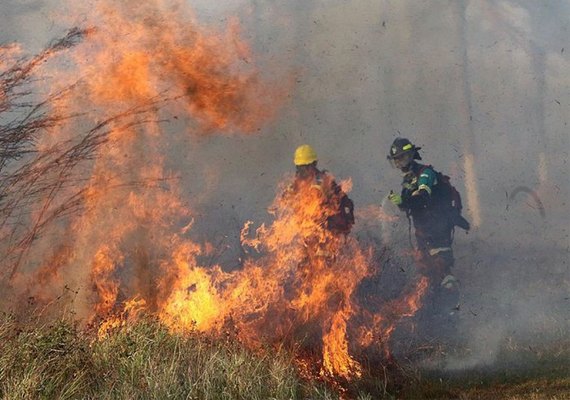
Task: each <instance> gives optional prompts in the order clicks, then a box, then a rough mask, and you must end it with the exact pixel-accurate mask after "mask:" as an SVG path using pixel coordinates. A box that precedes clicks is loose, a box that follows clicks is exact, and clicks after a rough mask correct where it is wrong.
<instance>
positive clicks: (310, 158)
mask: <svg viewBox="0 0 570 400" xmlns="http://www.w3.org/2000/svg"><path fill="white" fill-rule="evenodd" d="M293 162H294V164H295V167H296V172H295V181H294V182H293V185H292V187H291V188H290V189H289V190H292V191H293V192H297V191H299V190H302V188H303V187H310V188H313V189H318V190H319V191H321V193H322V194H323V199H324V201H325V202H326V203H327V205H328V206H330V207H333V208H334V211H335V212H334V213H333V214H332V215H329V216H328V217H327V218H326V221H325V227H326V229H328V230H329V231H331V232H334V233H341V234H348V233H349V232H350V230H351V228H352V226H353V225H354V203H353V202H352V200H351V199H350V198H349V197H348V196H347V194H346V193H344V192H343V191H342V189H341V187H340V186H339V185H338V184H337V183H336V182H335V180H334V178H333V177H332V176H331V175H329V174H328V173H327V171H321V170H319V169H318V168H317V162H318V157H317V153H316V151H315V150H314V149H313V148H312V147H311V146H310V145H308V144H304V145H301V146H299V147H297V149H296V150H295V155H294V157H293Z"/></svg>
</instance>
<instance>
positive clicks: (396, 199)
mask: <svg viewBox="0 0 570 400" xmlns="http://www.w3.org/2000/svg"><path fill="white" fill-rule="evenodd" d="M388 200H390V201H391V202H392V204H394V205H395V206H399V205H401V204H402V196H400V195H399V194H397V193H394V192H392V191H390V194H389V195H388Z"/></svg>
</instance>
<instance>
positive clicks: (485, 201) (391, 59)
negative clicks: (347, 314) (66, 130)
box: [0, 0, 570, 367]
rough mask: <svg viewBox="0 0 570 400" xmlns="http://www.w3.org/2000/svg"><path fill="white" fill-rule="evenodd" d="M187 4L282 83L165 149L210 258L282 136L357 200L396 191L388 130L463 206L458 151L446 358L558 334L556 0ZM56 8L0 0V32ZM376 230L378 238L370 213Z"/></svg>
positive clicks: (259, 182)
mask: <svg viewBox="0 0 570 400" xmlns="http://www.w3.org/2000/svg"><path fill="white" fill-rule="evenodd" d="M83 3H85V4H87V5H89V4H90V2H83ZM91 3H92V4H94V3H96V1H93V2H91ZM187 3H188V4H189V6H190V7H193V9H194V11H195V13H196V15H197V17H198V19H199V20H202V21H204V22H205V23H208V24H214V25H220V26H222V25H223V24H225V23H226V22H227V19H228V18H230V17H232V16H237V17H238V18H239V20H240V23H241V29H242V32H241V34H242V36H243V37H244V39H245V40H246V41H248V42H249V43H250V45H251V46H252V48H253V53H254V59H255V60H254V62H255V63H256V64H257V66H258V67H259V68H260V70H261V73H262V74H263V75H264V76H266V77H270V78H278V79H291V81H292V82H294V84H293V85H291V89H290V92H289V95H288V101H287V102H286V103H285V104H284V105H283V106H282V108H281V109H280V111H279V112H278V113H277V116H276V118H275V119H274V120H273V121H271V122H270V123H269V124H267V125H265V126H263V127H260V130H259V132H258V133H257V134H255V135H253V136H242V135H239V133H236V134H235V135H220V136H213V137H208V138H200V139H194V138H191V137H189V138H188V139H187V144H188V146H187V148H181V149H177V150H176V151H174V152H173V154H172V157H171V158H170V159H168V160H167V161H166V164H167V167H168V168H171V169H173V170H177V171H179V172H182V178H181V179H182V182H183V187H184V188H185V195H186V196H188V198H189V199H191V200H193V201H194V203H193V206H194V208H195V210H196V213H197V215H196V228H197V229H196V235H197V236H199V237H200V238H201V239H204V240H209V241H212V242H214V243H223V244H224V245H227V246H228V248H229V250H228V251H227V252H226V253H224V255H222V256H220V260H221V262H223V263H227V264H228V265H231V264H232V262H233V261H232V260H234V259H235V258H236V257H237V256H238V255H239V245H238V238H239V229H240V228H241V226H242V225H243V223H244V222H245V221H248V220H252V221H254V222H256V223H261V222H263V221H266V220H268V218H269V216H268V214H267V211H266V209H267V207H268V206H269V205H270V203H271V200H272V199H273V197H274V196H275V193H276V189H277V183H278V182H279V181H280V180H281V179H282V178H283V176H284V175H285V174H287V173H291V172H292V171H293V164H292V154H293V151H294V149H295V147H296V146H298V145H300V144H303V143H309V144H311V145H313V146H314V147H315V149H316V150H317V153H318V154H319V166H320V167H322V168H325V169H327V170H329V171H330V172H331V173H332V174H334V175H335V176H336V177H337V178H338V179H339V180H340V179H346V178H351V179H352V182H353V191H352V192H351V197H352V198H353V200H354V202H355V204H356V209H357V212H358V210H359V209H362V208H363V207H365V206H368V205H376V206H379V205H380V204H381V203H382V200H383V198H384V197H385V196H386V195H387V194H388V193H389V191H390V190H398V188H399V184H400V179H401V178H400V175H399V173H398V172H397V171H395V170H393V169H391V167H390V165H389V164H388V162H387V161H386V154H387V149H388V147H389V145H390V143H391V142H392V140H393V139H394V138H395V137H397V136H404V137H408V138H409V139H410V140H412V141H413V142H414V143H415V144H416V145H418V146H421V147H422V156H423V157H424V161H425V162H426V163H428V164H432V165H433V166H434V167H435V168H436V169H438V170H441V171H443V172H446V173H447V174H449V175H450V176H451V178H452V182H453V183H454V184H455V185H456V186H457V187H458V189H459V190H460V191H461V192H462V195H463V198H464V202H466V198H467V194H466V185H465V157H467V155H468V154H472V155H473V160H474V172H475V176H474V183H475V185H476V189H477V193H476V194H477V197H478V199H479V207H480V213H481V223H480V226H479V227H477V228H476V229H474V231H473V232H471V233H470V234H469V235H465V234H463V233H462V232H457V233H456V237H455V249H456V259H457V261H456V267H455V268H456V270H455V273H456V275H457V276H458V277H459V279H460V280H461V282H462V291H463V306H462V316H461V321H462V324H463V325H464V326H465V327H466V328H469V330H470V340H472V346H473V348H474V349H475V350H474V352H475V353H477V356H476V357H474V358H473V360H470V361H465V363H462V362H458V364H457V367H460V366H461V365H468V364H469V363H470V362H471V363H472V364H473V363H477V362H479V361H481V362H492V361H493V360H494V359H495V357H496V351H495V350H494V348H495V347H497V348H498V347H499V346H500V345H501V343H503V342H504V341H505V340H506V339H507V338H515V340H518V341H520V342H521V343H522V342H525V341H531V342H532V341H535V340H539V339H538V338H539V337H540V338H541V340H543V341H544V340H546V341H548V340H558V339H559V338H560V337H561V335H560V332H564V331H568V328H570V323H569V317H570V301H569V300H568V293H570V271H569V267H568V258H569V257H568V254H569V248H570V239H569V236H568V235H569V233H568V226H569V224H570V206H569V205H568V199H569V196H570V189H569V187H570V179H569V177H568V176H569V173H570V168H569V164H568V152H569V150H570V145H569V136H570V135H569V127H568V118H569V117H568V116H569V115H570V113H569V108H570V90H569V89H568V88H569V87H570V63H569V55H568V53H569V52H570V43H569V42H568V37H569V29H570V18H568V16H569V15H570V5H569V4H568V2H566V1H548V2H536V1H532V0H526V1H525V0H512V1H491V0H489V1H487V0H483V1H467V0H461V1H460V0H456V1H447V0H446V1H443V0H436V1H429V2H418V1H415V0H384V1H369V0H367V1H364V0H361V1H340V0H292V1H281V2H277V1H270V0H242V1H237V0H236V1H228V2H223V5H221V4H218V3H220V2H211V1H205V0H200V1H196V2H192V1H188V2H187ZM214 3H216V4H214ZM68 12H69V9H66V8H64V7H63V6H61V4H60V2H57V1H16V0H10V1H3V2H2V3H0V15H1V16H2V17H1V18H2V24H1V26H0V41H2V42H10V41H17V42H20V43H22V45H23V46H24V48H28V49H30V50H31V51H34V50H36V49H38V48H41V46H43V45H45V44H46V43H48V42H49V41H50V40H51V39H53V37H55V36H57V35H60V34H61V33H62V32H64V30H65V29H66V26H65V24H66V23H67V22H65V23H64V22H62V19H59V18H58V16H61V17H64V16H65V13H68ZM76 21H77V23H81V18H76ZM519 187H524V188H528V189H529V190H530V192H532V193H534V194H535V196H534V197H533V196H531V195H530V194H529V191H522V192H521V191H519V192H518V193H517V192H516V189H517V188H519ZM513 193H515V194H516V196H511V195H512V194H513ZM536 197H538V198H539V200H540V204H538V203H537V202H536ZM466 203H467V202H466ZM541 210H542V211H543V213H541ZM472 211H473V210H470V209H469V204H466V210H465V213H466V215H467V216H471V215H472V214H471V213H472ZM386 212H389V213H396V212H395V210H391V209H389V207H387V209H386ZM360 225H362V221H361V222H360ZM358 227H359V222H358V221H357V230H358ZM372 229H374V227H373V228H372ZM376 229H377V234H378V236H379V237H381V236H382V233H381V230H382V229H383V228H382V226H381V223H380V222H378V223H377V225H376ZM389 229H393V230H394V232H393V234H392V235H391V236H390V238H391V239H390V241H389V242H387V244H388V245H389V246H392V247H394V248H396V249H397V248H406V246H407V245H408V244H407V239H406V234H405V232H406V230H407V221H406V220H405V218H400V221H399V223H398V224H395V225H394V226H390V228H389ZM385 240H386V241H387V238H385ZM529 321H533V322H531V323H529ZM557 332H558V336H556V335H557V334H556V333H557ZM479 349H485V352H483V350H481V352H480V353H478V352H477V351H478V350H479ZM489 349H490V350H489ZM493 351H495V353H493ZM483 353H484V355H483Z"/></svg>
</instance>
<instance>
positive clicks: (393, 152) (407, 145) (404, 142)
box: [388, 137, 422, 160]
mask: <svg viewBox="0 0 570 400" xmlns="http://www.w3.org/2000/svg"><path fill="white" fill-rule="evenodd" d="M420 149H421V147H416V146H415V145H414V144H413V143H412V142H410V141H409V140H408V139H406V138H400V137H399V138H396V139H395V140H394V142H392V146H390V153H389V154H388V160H393V159H395V158H398V157H400V156H402V155H403V154H406V153H407V152H409V151H413V152H414V158H413V159H414V160H421V159H422V158H421V157H420V153H418V150H420Z"/></svg>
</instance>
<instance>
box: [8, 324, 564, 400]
mask: <svg viewBox="0 0 570 400" xmlns="http://www.w3.org/2000/svg"><path fill="white" fill-rule="evenodd" d="M38 317H41V316H40V315H33V316H28V317H27V318H26V319H25V320H22V319H20V320H17V319H16V318H14V317H13V316H10V315H7V314H2V317H1V321H0V396H1V397H2V398H3V399H21V398H59V399H80V398H81V399H88V398H93V399H95V398H96V399H122V398H130V399H134V398H136V399H163V398H164V399H166V398H196V399H339V398H345V399H362V400H364V399H395V398H399V399H400V398H401V399H509V400H518V399H522V400H539V399H540V400H542V399H549V400H561V399H568V398H570V395H569V393H570V380H569V378H568V375H567V374H566V375H565V374H564V366H566V367H567V365H568V363H567V362H566V363H565V364H564V362H561V363H558V364H557V367H556V368H550V369H548V368H545V366H547V365H550V366H551V367H553V366H554V364H548V363H549V360H552V358H551V355H552V354H550V353H543V354H542V355H541V357H540V359H534V360H533V361H534V362H535V363H536V365H537V366H540V368H538V369H537V370H533V371H530V370H527V371H526V373H522V372H520V371H519V372H517V371H512V370H504V371H503V372H497V371H494V372H493V373H491V374H489V373H487V374H485V373H483V372H482V371H468V372H463V373H461V374H455V375H454V376H446V377H441V376H436V374H434V373H432V374H427V373H424V374H423V375H422V373H421V372H419V371H420V370H419V369H418V366H417V365H413V364H411V363H409V364H406V365H396V364H392V365H385V366H384V367H379V366H378V365H376V366H375V367H374V368H371V367H370V366H368V365H364V366H363V371H362V372H363V375H362V377H361V378H360V379H357V380H354V381H353V382H351V383H350V384H348V383H347V382H344V383H342V382H341V381H329V382H328V383H327V382H323V381H322V380H321V379H319V378H318V377H315V376H313V377H312V378H310V377H307V376H306V375H303V372H304V368H303V366H302V365H301V364H300V363H299V360H298V359H296V358H295V357H294V356H293V355H292V354H291V353H290V352H288V351H286V350H284V349H283V348H278V349H271V350H269V349H265V350H263V351H256V352H252V351H250V350H247V349H246V348H245V347H244V346H243V345H242V344H240V343H238V342H237V341H235V340H233V339H230V338H229V337H227V338H226V339H225V340H224V339H220V338H218V339H213V338H212V337H211V336H209V335H204V334H200V333H198V332H193V333H186V334H183V335H181V334H176V333H172V332H171V331H170V330H169V329H167V327H165V326H164V325H162V324H161V323H160V322H158V321H157V320H156V319H152V318H141V319H139V321H138V322H136V323H133V324H129V325H123V326H119V327H116V328H113V329H110V330H109V331H108V332H107V333H108V334H107V335H106V336H105V338H103V339H101V338H100V336H99V335H98V334H97V332H96V331H95V330H94V329H79V328H78V325H77V324H76V323H75V322H73V321H72V320H70V319H67V318H64V319H59V320H57V321H55V322H52V323H49V324H45V323H42V322H38V321H39V320H41V318H39V319H38ZM33 321H36V322H33ZM566 371H567V370H566Z"/></svg>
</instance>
